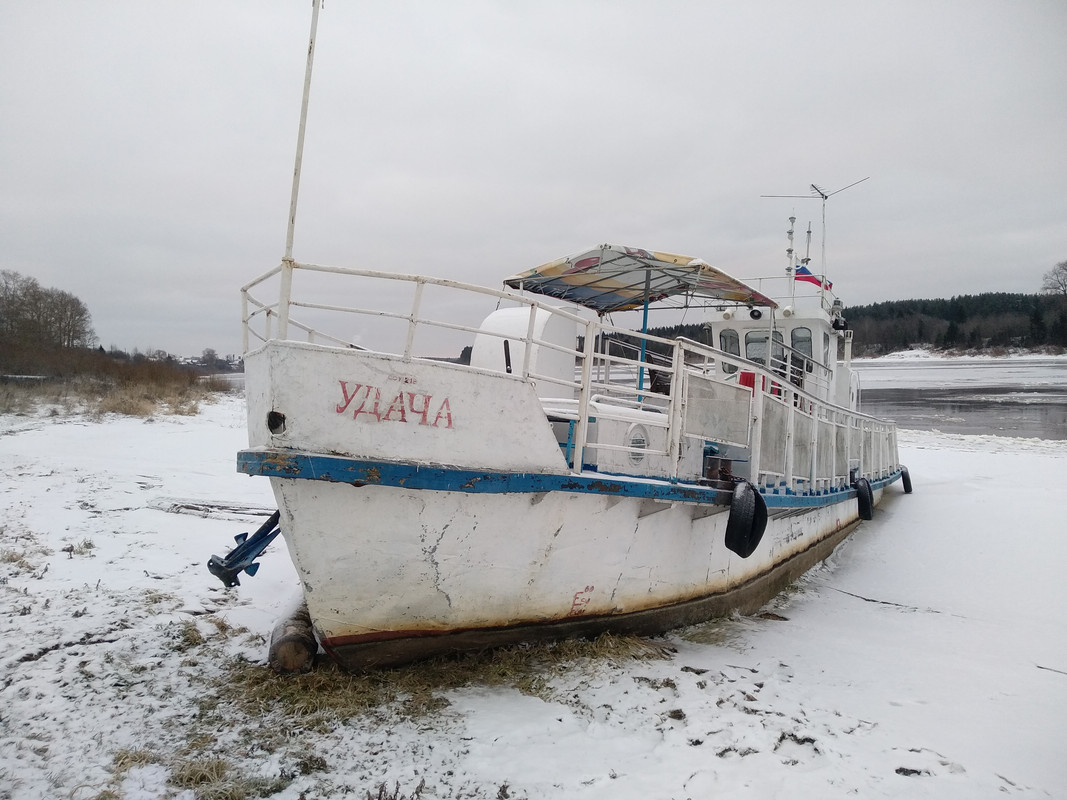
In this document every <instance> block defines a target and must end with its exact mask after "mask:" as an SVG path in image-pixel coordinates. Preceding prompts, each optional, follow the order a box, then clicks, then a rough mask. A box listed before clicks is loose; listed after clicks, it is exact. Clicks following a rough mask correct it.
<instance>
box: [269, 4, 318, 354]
mask: <svg viewBox="0 0 1067 800" xmlns="http://www.w3.org/2000/svg"><path fill="white" fill-rule="evenodd" d="M320 5H321V0H311V36H310V37H309V40H308V60H307V67H306V68H305V70H304V95H303V98H302V100H301V103H300V126H299V128H298V129H297V135H296V163H295V164H294V165H293V193H292V196H291V198H290V200H289V225H288V228H287V230H286V234H285V256H284V257H283V258H282V274H281V294H280V296H279V299H278V336H279V338H281V339H285V338H286V337H287V336H288V333H289V297H290V294H291V293H292V288H293V233H294V230H295V228H296V201H297V196H298V195H299V194H300V165H301V163H302V161H303V159H304V129H305V128H306V127H307V117H308V98H309V97H310V96H311V67H312V65H313V64H314V61H315V33H316V31H317V30H318V27H319V6H320Z"/></svg>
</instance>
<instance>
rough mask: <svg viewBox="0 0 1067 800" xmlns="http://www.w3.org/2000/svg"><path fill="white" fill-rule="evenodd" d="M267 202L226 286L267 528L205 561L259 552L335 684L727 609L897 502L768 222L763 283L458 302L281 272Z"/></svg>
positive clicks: (828, 312) (526, 290) (650, 286)
mask: <svg viewBox="0 0 1067 800" xmlns="http://www.w3.org/2000/svg"><path fill="white" fill-rule="evenodd" d="M316 9H317V5H316ZM312 31H313V34H312V42H314V22H313V27H312ZM312 52H313V47H312V48H309V62H308V67H309V74H310V64H311V53H312ZM306 85H307V84H305V109H304V114H302V119H303V117H304V115H305V114H306V102H307V95H306ZM302 138H303V137H302V136H301V137H300V139H301V140H302ZM299 163H300V160H299V149H298V159H297V173H296V174H297V177H298V176H299ZM294 187H295V184H294ZM293 198H294V199H293V202H294V211H293V213H291V214H290V235H289V242H288V246H287V251H286V255H285V257H283V259H282V260H281V262H280V264H278V266H276V267H275V268H274V269H272V270H270V271H269V272H267V273H266V274H264V275H262V276H260V277H259V278H256V279H255V280H253V281H252V282H251V283H249V284H247V285H246V286H245V287H243V288H242V292H241V295H242V317H243V330H244V365H245V390H246V396H247V408H248V435H249V446H248V448H247V449H244V450H242V451H241V452H240V453H239V454H238V457H237V465H238V469H239V470H240V471H242V472H244V473H247V474H248V475H252V476H265V477H267V478H268V479H269V480H270V482H271V486H272V488H273V492H274V495H275V498H276V499H277V503H278V512H277V513H276V514H275V515H274V516H272V517H271V518H270V519H269V520H267V522H266V523H265V524H264V525H263V527H262V528H261V529H260V530H259V531H257V532H256V533H255V535H253V536H252V537H250V538H245V537H244V536H243V535H242V537H239V545H238V547H237V548H236V549H235V550H234V551H233V552H231V553H230V554H229V555H228V556H227V557H226V558H220V557H218V556H213V557H212V559H211V561H210V562H209V568H210V569H211V571H212V572H213V573H215V574H216V575H218V576H219V577H220V578H221V579H222V580H223V582H224V583H226V584H227V585H234V584H236V583H237V582H238V574H239V573H242V572H243V573H249V574H254V573H255V571H256V569H257V568H258V566H259V564H258V562H257V561H256V558H257V557H258V555H259V554H260V553H261V552H262V550H263V548H265V547H266V546H267V544H269V543H270V541H272V540H273V538H274V537H275V536H277V535H278V534H279V531H280V535H281V536H282V538H283V539H284V541H285V545H286V547H287V548H288V551H289V555H290V557H291V558H292V561H293V563H294V565H295V567H296V570H297V573H298V575H299V579H300V582H301V586H302V592H303V597H304V600H305V602H306V610H307V617H308V618H309V619H310V625H311V628H312V629H313V632H314V637H315V643H316V646H321V648H322V649H323V650H324V651H325V652H326V653H328V654H329V655H330V656H331V657H332V658H333V659H334V660H335V661H336V662H337V663H338V664H339V665H340V666H341V667H343V668H344V669H347V670H353V671H359V670H367V669H374V668H380V667H389V666H394V665H398V664H403V663H406V662H410V661H414V660H418V659H423V658H428V657H432V656H437V655H441V654H445V653H453V652H462V651H470V650H481V649H484V648H489V647H497V646H501V645H508V644H513V643H519V642H535V641H543V640H551V639H558V638H562V637H576V636H582V637H585V636H594V635H597V634H599V633H601V632H605V631H610V632H615V633H623V634H640V635H649V634H658V633H662V632H665V631H667V630H670V629H673V628H677V627H679V626H684V625H689V624H693V623H697V622H701V621H704V620H707V619H710V618H713V617H717V616H722V615H727V614H731V613H735V612H738V613H749V612H752V611H754V610H756V609H758V608H760V607H761V606H762V605H764V604H765V603H766V602H767V601H768V600H769V599H771V598H772V597H774V595H775V594H777V593H778V592H779V591H781V589H782V588H784V587H785V586H786V585H788V584H789V583H790V582H791V581H793V580H795V579H796V578H797V577H798V576H799V575H800V574H802V573H803V572H804V571H805V570H807V569H809V568H810V567H811V566H812V565H813V564H815V563H817V562H818V561H819V560H821V559H824V558H825V557H826V556H827V555H828V554H829V553H830V552H831V551H832V550H833V548H834V547H835V546H836V545H837V544H838V543H839V542H841V541H842V540H843V539H844V538H845V537H846V536H848V534H849V533H850V532H851V531H852V530H853V529H854V528H855V527H856V525H857V524H858V523H859V521H860V520H861V519H870V518H871V517H872V515H873V513H874V510H875V508H876V506H877V505H878V504H879V502H880V501H881V500H882V498H883V495H884V493H885V492H886V491H887V490H888V489H889V487H890V486H891V485H892V484H894V483H895V482H898V481H900V482H902V484H903V486H904V490H905V491H910V488H911V485H910V476H909V475H908V472H907V470H906V468H905V467H903V466H902V465H901V464H900V463H899V459H898V454H897V433H896V427H895V425H894V424H893V423H892V422H890V421H886V420H881V419H876V418H874V417H871V416H868V415H866V414H864V413H862V411H861V410H860V406H859V402H860V392H859V382H858V378H857V375H856V373H855V372H854V371H853V369H852V367H851V341H852V334H851V331H850V330H848V326H847V323H846V321H845V319H844V318H843V315H842V304H841V302H840V301H839V300H838V299H837V298H836V296H835V294H834V292H833V289H832V285H831V284H830V283H829V282H828V281H826V280H825V278H823V277H822V276H817V275H813V274H812V273H811V271H810V268H809V266H808V261H809V260H808V259H807V258H805V259H797V258H796V257H795V254H794V253H793V247H792V228H791V229H790V247H789V250H788V253H789V263H788V265H787V266H786V268H785V270H784V272H782V273H781V274H779V275H777V276H772V277H770V278H764V279H756V280H749V281H742V280H739V279H737V278H735V277H733V276H732V275H730V274H728V273H727V272H725V271H724V270H722V269H719V268H717V267H714V266H712V265H710V264H708V263H706V262H705V261H703V260H701V259H699V258H694V257H691V256H686V255H679V254H674V253H669V252H662V251H656V250H649V249H644V248H639V247H630V246H620V245H614V244H602V245H599V246H595V247H591V248H586V249H584V250H580V251H578V252H576V253H573V254H571V255H569V256H566V257H563V258H558V259H555V260H552V261H549V262H547V263H545V264H542V265H541V266H537V267H533V268H531V269H526V270H520V271H518V272H514V274H511V275H509V276H507V277H505V278H504V279H503V280H502V283H501V285H500V286H499V287H485V286H477V285H473V284H468V283H462V282H458V281H454V280H449V279H445V278H441V277H434V276H429V275H415V274H399V273H394V272H390V271H383V270H371V269H362V268H347V267H336V266H323V265H315V264H309V263H302V262H299V261H297V260H295V259H294V258H293V257H292V255H291V244H292V221H293V219H294V217H295V198H296V191H295V188H294V192H293ZM515 266H517V265H513V266H512V268H511V269H509V270H508V272H512V271H513V269H514V267H515ZM671 313H673V314H676V315H677V314H681V315H683V318H684V319H691V318H692V317H690V316H688V315H693V316H695V317H696V318H697V319H698V322H697V324H695V325H691V328H692V329H693V330H695V332H694V333H690V336H688V337H686V336H673V335H660V333H662V330H660V329H659V328H653V329H651V330H650V329H649V322H650V320H651V321H657V320H662V319H665V318H666V317H665V316H664V315H668V314H671ZM657 331H660V333H657Z"/></svg>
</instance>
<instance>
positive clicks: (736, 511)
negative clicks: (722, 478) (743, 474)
mask: <svg viewBox="0 0 1067 800" xmlns="http://www.w3.org/2000/svg"><path fill="white" fill-rule="evenodd" d="M766 530H767V503H766V501H764V499H763V495H762V494H760V493H759V491H758V490H757V489H756V487H755V486H753V485H752V484H751V483H749V482H748V481H741V482H740V483H738V484H737V486H735V487H734V494H733V497H732V498H731V500H730V517H729V519H728V520H727V521H726V547H727V549H729V550H732V551H733V552H735V553H737V555H739V556H741V558H748V557H749V556H750V555H752V554H753V553H754V552H755V551H756V548H757V547H758V546H759V543H760V540H761V539H762V538H763V533H764V531H766Z"/></svg>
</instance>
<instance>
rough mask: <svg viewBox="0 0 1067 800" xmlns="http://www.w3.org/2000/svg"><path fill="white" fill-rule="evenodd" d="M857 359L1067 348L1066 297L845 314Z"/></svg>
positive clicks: (1003, 296)
mask: <svg viewBox="0 0 1067 800" xmlns="http://www.w3.org/2000/svg"><path fill="white" fill-rule="evenodd" d="M844 316H845V319H846V320H847V321H848V325H849V327H850V328H851V329H852V331H853V334H852V335H853V351H854V352H855V353H856V354H857V355H879V354H883V353H891V352H893V351H894V350H904V349H907V348H909V347H912V346H913V345H927V346H930V347H934V348H937V349H946V350H952V349H961V350H986V349H998V348H1008V347H1024V348H1039V347H1047V346H1051V347H1053V348H1064V347H1067V297H1065V296H1063V295H1049V294H1008V293H1006V292H989V293H986V294H976V295H961V296H959V297H953V298H951V299H949V300H894V301H889V302H884V303H873V304H871V305H866V306H852V307H849V308H846V309H845V310H844Z"/></svg>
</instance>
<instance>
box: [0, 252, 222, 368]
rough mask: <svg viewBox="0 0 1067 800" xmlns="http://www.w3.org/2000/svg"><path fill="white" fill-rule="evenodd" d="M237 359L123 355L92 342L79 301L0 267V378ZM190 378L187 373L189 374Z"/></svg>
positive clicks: (209, 352) (211, 354) (210, 364)
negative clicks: (3, 376)
mask: <svg viewBox="0 0 1067 800" xmlns="http://www.w3.org/2000/svg"><path fill="white" fill-rule="evenodd" d="M239 368H240V359H237V358H235V357H227V358H222V357H220V356H219V355H218V353H216V351H215V350H213V349H212V348H207V349H206V350H204V353H203V356H202V357H201V358H200V359H182V360H179V359H176V358H174V357H173V356H171V355H170V354H168V353H166V352H164V351H162V350H157V351H155V352H153V353H151V354H142V353H139V352H137V350H134V351H133V353H132V354H131V353H127V352H125V351H123V350H119V349H118V348H116V347H114V346H113V347H111V349H110V350H107V351H105V350H104V348H103V347H99V346H97V336H96V332H95V331H94V330H93V321H92V315H91V314H90V313H89V309H88V308H87V307H86V305H85V303H83V302H82V301H81V300H79V299H78V298H77V297H75V296H74V295H72V294H71V293H70V292H65V291H63V290H62V289H53V288H46V287H43V286H41V285H40V283H38V282H37V280H36V279H35V278H31V277H27V276H25V275H20V274H19V273H17V272H13V271H11V270H0V376H2V375H5V374H6V375H32V376H38V377H57V378H66V377H71V376H73V375H84V374H89V375H95V376H97V377H107V378H108V379H109V380H112V379H115V377H116V376H120V375H145V374H150V375H163V376H167V375H169V374H171V373H179V372H180V373H182V375H181V376H180V377H181V379H182V380H186V379H195V377H196V373H197V372H227V371H232V370H234V369H239ZM190 376H191V377H190Z"/></svg>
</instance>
